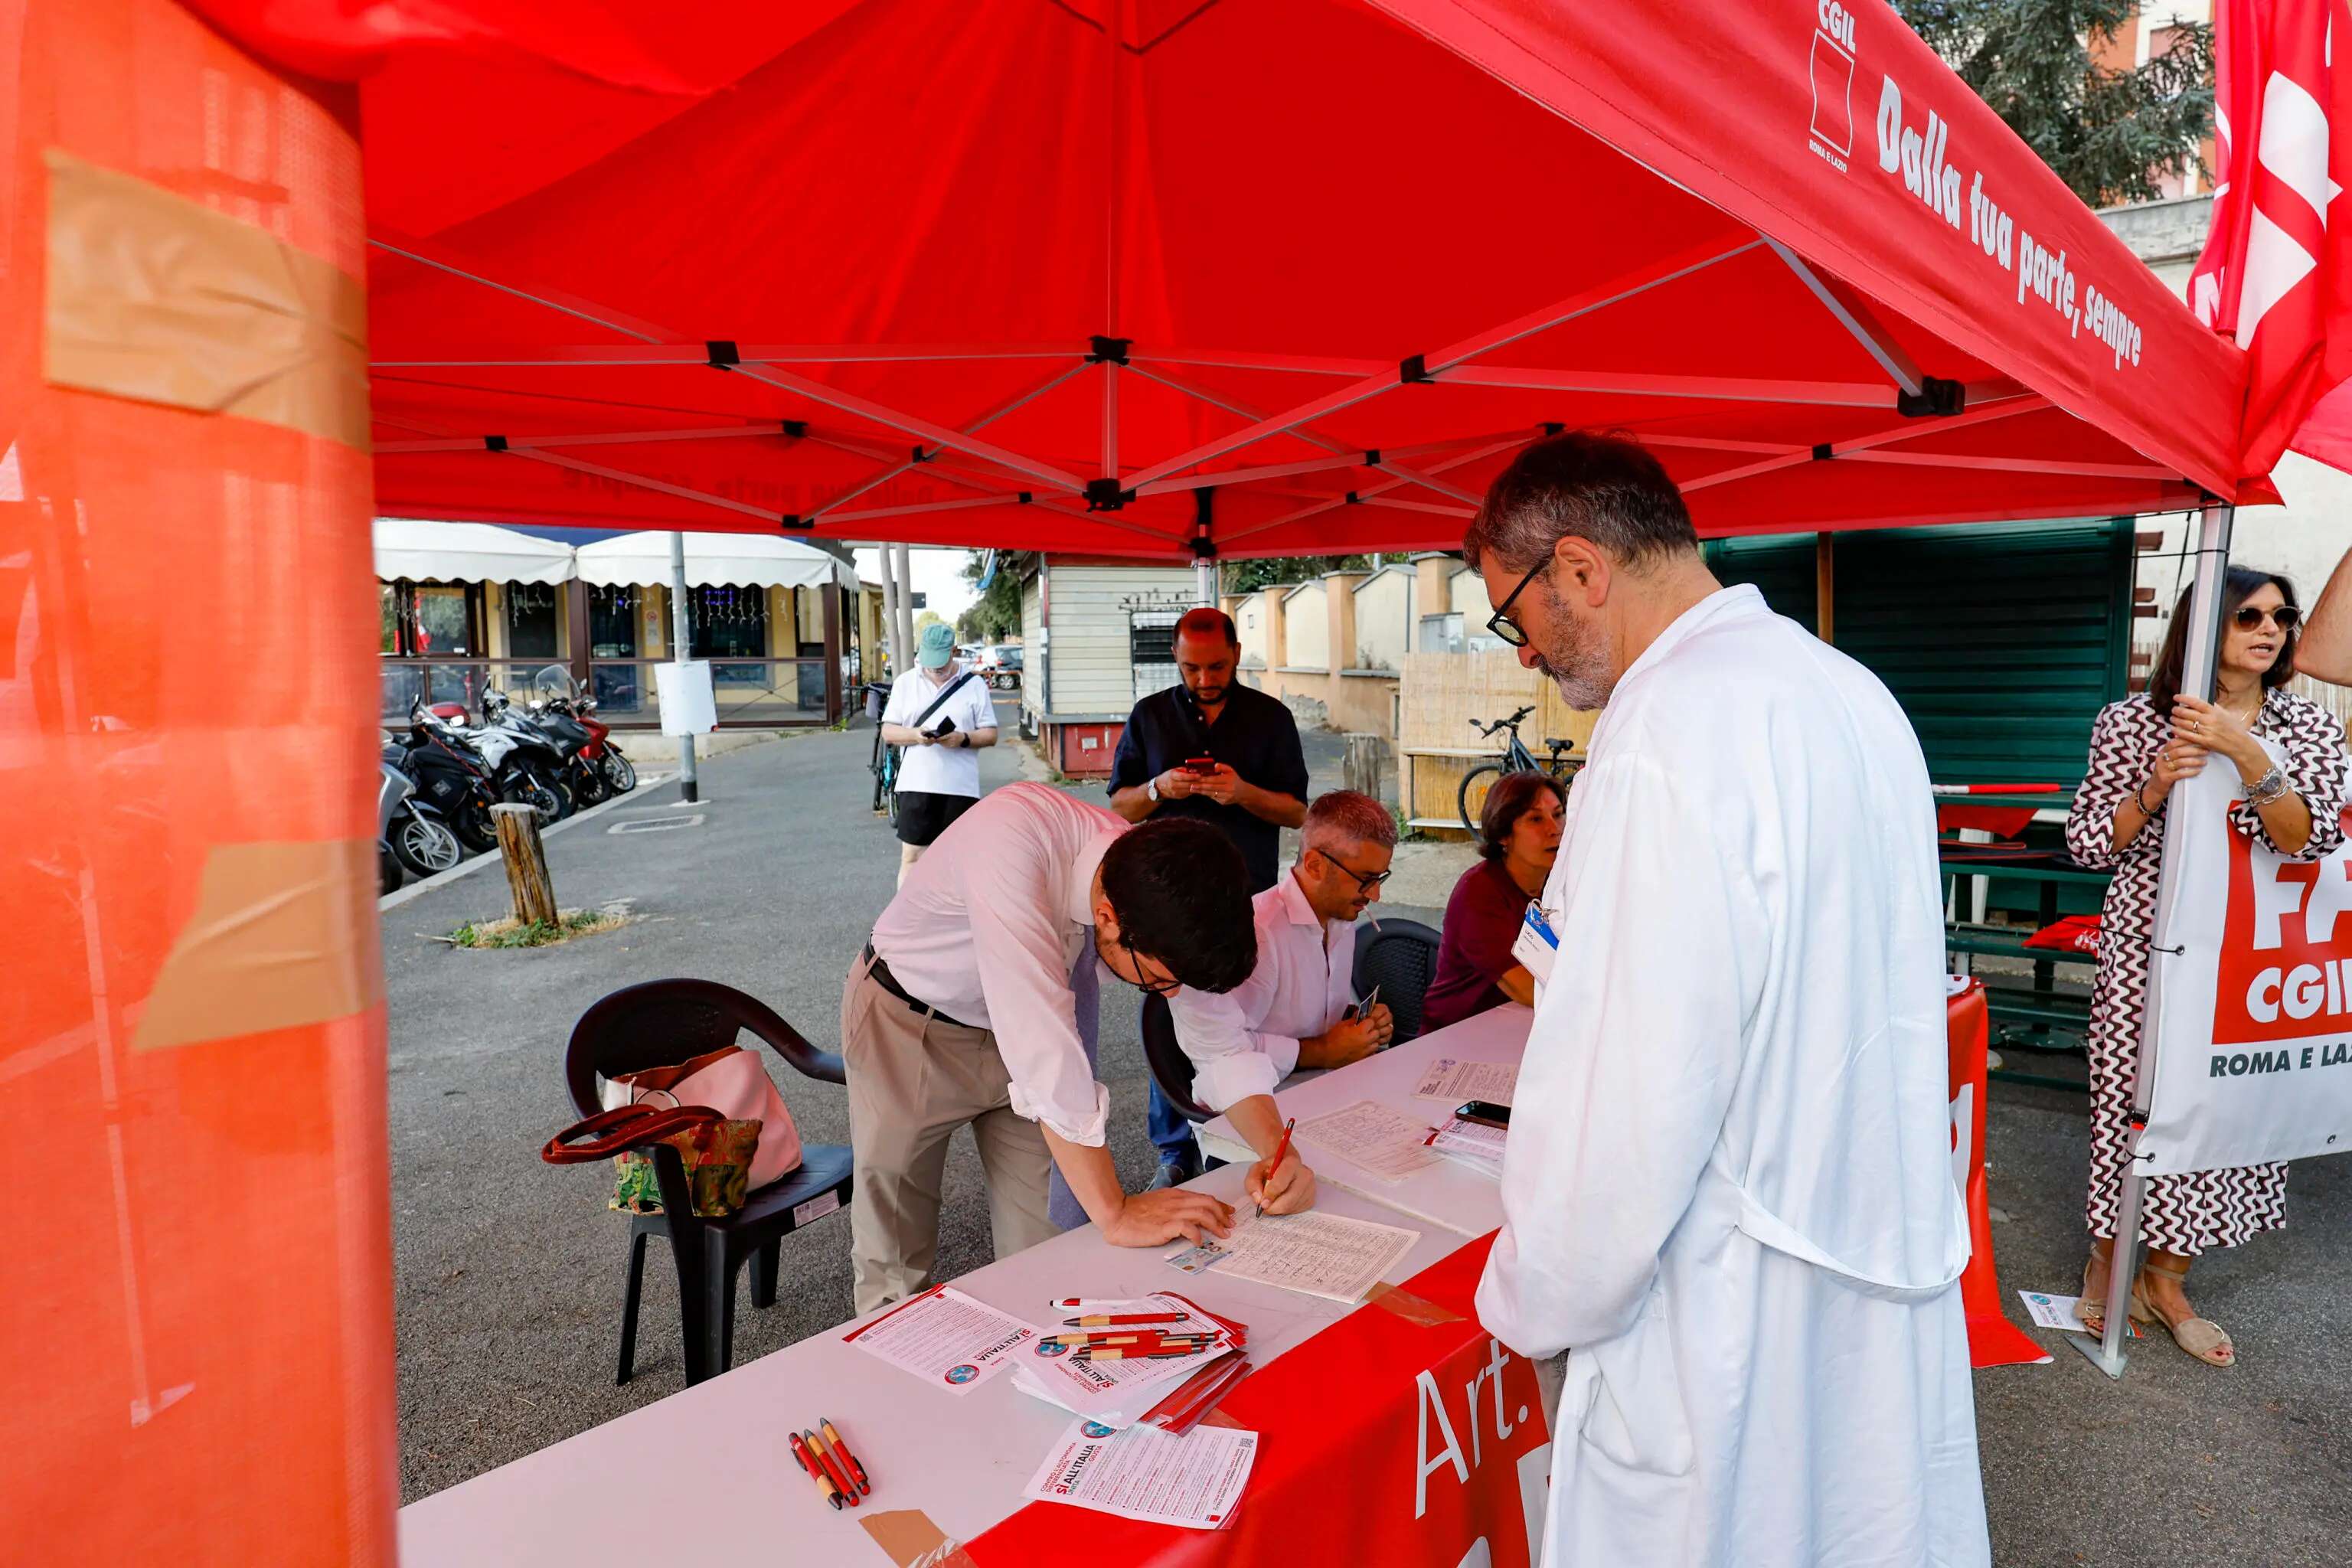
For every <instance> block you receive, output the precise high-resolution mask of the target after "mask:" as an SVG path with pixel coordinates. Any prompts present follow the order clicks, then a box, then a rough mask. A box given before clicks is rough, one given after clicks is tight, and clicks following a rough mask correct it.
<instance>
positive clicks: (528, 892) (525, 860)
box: [490, 801, 555, 925]
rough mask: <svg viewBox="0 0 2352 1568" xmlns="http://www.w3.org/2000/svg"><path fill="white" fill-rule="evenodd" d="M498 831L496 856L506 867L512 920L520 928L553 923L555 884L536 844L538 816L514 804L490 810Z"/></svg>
mask: <svg viewBox="0 0 2352 1568" xmlns="http://www.w3.org/2000/svg"><path fill="white" fill-rule="evenodd" d="M490 820H491V821H492V822H493V823H495V824H497V826H498V830H499V856H500V858H503V859H504V860H505V861H506V863H507V890H508V891H509V892H510V893H512V894H513V895H514V918H515V919H516V920H517V921H520V922H521V923H522V924H524V925H541V924H545V925H553V924H554V923H555V884H554V882H552V881H551V880H550V879H549V878H548V875H547V851H546V849H545V848H544V847H542V846H541V844H540V841H539V813H538V812H537V811H535V810H533V809H532V808H531V807H530V806H528V805H520V804H519V803H517V802H514V801H501V802H499V804H498V805H494V806H492V807H490Z"/></svg>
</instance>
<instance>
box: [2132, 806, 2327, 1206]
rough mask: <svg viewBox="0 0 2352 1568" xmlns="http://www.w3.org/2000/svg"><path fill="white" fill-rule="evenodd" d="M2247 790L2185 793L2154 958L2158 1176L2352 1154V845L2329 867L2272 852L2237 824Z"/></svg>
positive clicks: (2149, 1165) (2148, 1143)
mask: <svg viewBox="0 0 2352 1568" xmlns="http://www.w3.org/2000/svg"><path fill="white" fill-rule="evenodd" d="M2243 793H2244V792H2243V791H2242V789H2241V788H2240V787H2239V784H2238V781H2237V779H2236V777H2235V776H2234V775H2233V773H2231V770H2230V769H2228V768H2226V767H2209V768H2208V769H2207V770H2206V771H2205V772H2204V773H2200V774H2199V775H2198V776H2197V777H2195V778H2191V779H2186V780H2184V781H2182V783H2181V784H2179V786H2178V787H2177V788H2176V789H2175V790H2174V791H2173V795H2172V809H2173V810H2174V811H2176V812H2183V813H2186V814H2187V820H2186V822H2185V823H2184V825H2183V833H2182V837H2181V842H2180V843H2179V845H2178V846H2175V847H2172V851H2168V852H2177V853H2178V855H2179V863H2178V864H2177V865H2172V866H2168V867H2167V868H2166V870H2167V871H2168V873H2169V874H2171V875H2173V876H2175V877H2177V878H2178V879H2179V883H2178V886H2177V888H2176V889H2175V891H2174V894H2173V899H2172V909H2171V916H2170V919H2169V921H2168V922H2167V924H2166V926H2165V929H2163V930H2161V931H2158V933H2157V935H2156V938H2155V943H2156V951H2155V952H2152V953H2151V954H2150V955H2149V958H2150V964H2149V970H2150V974H2151V976H2152V984H2155V985H2158V986H2159V987H2161V993H2160V996H2159V1000H2158V1011H2157V1027H2158V1048H2157V1067H2156V1081H2155V1085H2154V1094H2153V1098H2152V1100H2151V1104H2150V1110H2149V1115H2148V1124H2147V1131H2145V1132H2144V1133H2142V1134H2141V1137H2140V1145H2139V1148H2140V1154H2141V1156H2142V1162H2143V1163H2142V1168H2143V1169H2144V1170H2145V1171H2146V1173H2147V1174H2149V1175H2167V1174H2170V1173H2176V1172H2181V1171H2210V1170H2217V1169H2220V1168H2222V1167H2225V1166H2231V1165H2251V1164H2258V1163H2263V1162H2265V1161H2271V1160H2295V1159H2301V1158H2303V1157H2305V1156H2306V1155H2310V1154H2333V1153H2340V1152H2344V1151H2346V1150H2347V1149H2352V842H2347V845H2346V846H2345V847H2343V848H2340V849H2338V850H2337V851H2336V853H2335V854H2333V855H2330V856H2328V857H2327V858H2326V859H2323V860H2317V861H2309V860H2303V861H2297V860H2289V859H2286V858H2284V857H2282V856H2279V855H2276V854H2273V852H2272V851H2271V850H2270V849H2268V848H2267V847H2264V846H2263V845H2262V844H2261V843H2259V842H2258V841H2256V840H2254V839H2252V838H2250V837H2247V836H2246V835H2245V834H2243V833H2242V832H2240V831H2238V829H2237V828H2235V827H2234V826H2231V822H2230V815H2229V814H2230V807H2231V804H2232V803H2233V802H2235V801H2237V800H2238V799H2240V798H2242V795H2243Z"/></svg>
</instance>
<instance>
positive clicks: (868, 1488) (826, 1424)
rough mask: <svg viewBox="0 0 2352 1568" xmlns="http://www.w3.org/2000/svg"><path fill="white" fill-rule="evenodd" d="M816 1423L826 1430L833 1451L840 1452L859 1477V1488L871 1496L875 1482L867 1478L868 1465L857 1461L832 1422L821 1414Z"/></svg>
mask: <svg viewBox="0 0 2352 1568" xmlns="http://www.w3.org/2000/svg"><path fill="white" fill-rule="evenodd" d="M816 1424H817V1427H818V1429H819V1430H820V1431H822V1432H824V1440H825V1441H826V1442H828V1443H830V1444H832V1445H833V1451H834V1452H835V1453H836V1454H839V1455H840V1456H841V1459H842V1463H844V1464H845V1465H847V1466H848V1467H849V1473H850V1474H852V1475H854V1476H856V1478H857V1489H858V1490H859V1491H861V1492H865V1493H866V1494H868V1495H869V1496H870V1495H871V1494H872V1493H873V1490H874V1483H873V1482H872V1481H869V1480H867V1479H866V1467H865V1466H863V1465H861V1464H859V1463H858V1462H857V1456H856V1455H855V1454H853V1453H851V1452H850V1451H849V1445H848V1444H846V1443H845V1442H843V1441H842V1440H841V1434H840V1433H838V1432H836V1431H835V1430H834V1427H833V1423H832V1422H830V1421H828V1420H826V1419H825V1418H824V1416H822V1415H820V1416H818V1417H817V1418H816Z"/></svg>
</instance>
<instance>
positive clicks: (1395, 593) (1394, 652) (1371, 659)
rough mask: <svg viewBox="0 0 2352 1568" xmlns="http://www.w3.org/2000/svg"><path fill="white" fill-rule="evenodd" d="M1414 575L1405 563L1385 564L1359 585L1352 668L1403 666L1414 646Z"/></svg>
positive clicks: (1392, 668) (1356, 595) (1390, 668)
mask: <svg viewBox="0 0 2352 1568" xmlns="http://www.w3.org/2000/svg"><path fill="white" fill-rule="evenodd" d="M1412 579H1413V574H1412V568H1410V567H1406V566H1383V567H1381V569H1380V570H1379V571H1378V572H1375V573H1373V574H1371V575H1370V576H1369V577H1367V578H1365V579H1364V580H1363V581H1362V582H1361V583H1359V584H1356V591H1355V597H1356V639H1355V647H1354V650H1353V652H1352V653H1350V654H1349V658H1348V661H1347V662H1348V667H1349V668H1351V669H1389V670H1394V669H1402V668H1404V656H1405V654H1406V652H1407V651H1408V650H1409V649H1411V647H1412V616H1413V604H1412V599H1413V594H1412V589H1413V580H1412Z"/></svg>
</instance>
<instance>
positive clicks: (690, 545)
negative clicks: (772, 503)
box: [576, 531, 857, 588]
mask: <svg viewBox="0 0 2352 1568" xmlns="http://www.w3.org/2000/svg"><path fill="white" fill-rule="evenodd" d="M672 537H673V536H672V535H670V534H668V533H666V532H661V531H648V532H645V533H621V534H615V535H614V536H613V537H612V538H610V539H600V540H598V541H596V542H594V543H593V544H583V545H582V546H581V547H580V549H579V551H578V552H576V558H577V560H578V562H579V571H580V579H581V581H582V582H583V583H590V584H595V585H596V586H598V587H615V586H621V585H630V586H640V587H656V588H658V587H663V586H666V585H667V584H668V583H669V580H670V574H669V542H670V540H671V538H672ZM686 581H687V585H688V586H689V587H694V588H719V587H730V586H731V587H739V588H815V587H822V586H824V584H828V583H831V584H839V585H840V586H842V587H844V588H855V587H856V586H857V572H856V568H854V567H852V566H851V565H850V564H849V563H848V562H846V561H843V560H841V559H839V558H838V557H836V556H833V555H828V554H826V553H825V552H824V551H822V550H819V549H816V548H815V547H814V546H813V545H807V544H803V543H800V542H798V541H796V540H791V539H779V538H776V537H774V536H773V535H770V534H763V533H688V535H686Z"/></svg>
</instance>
